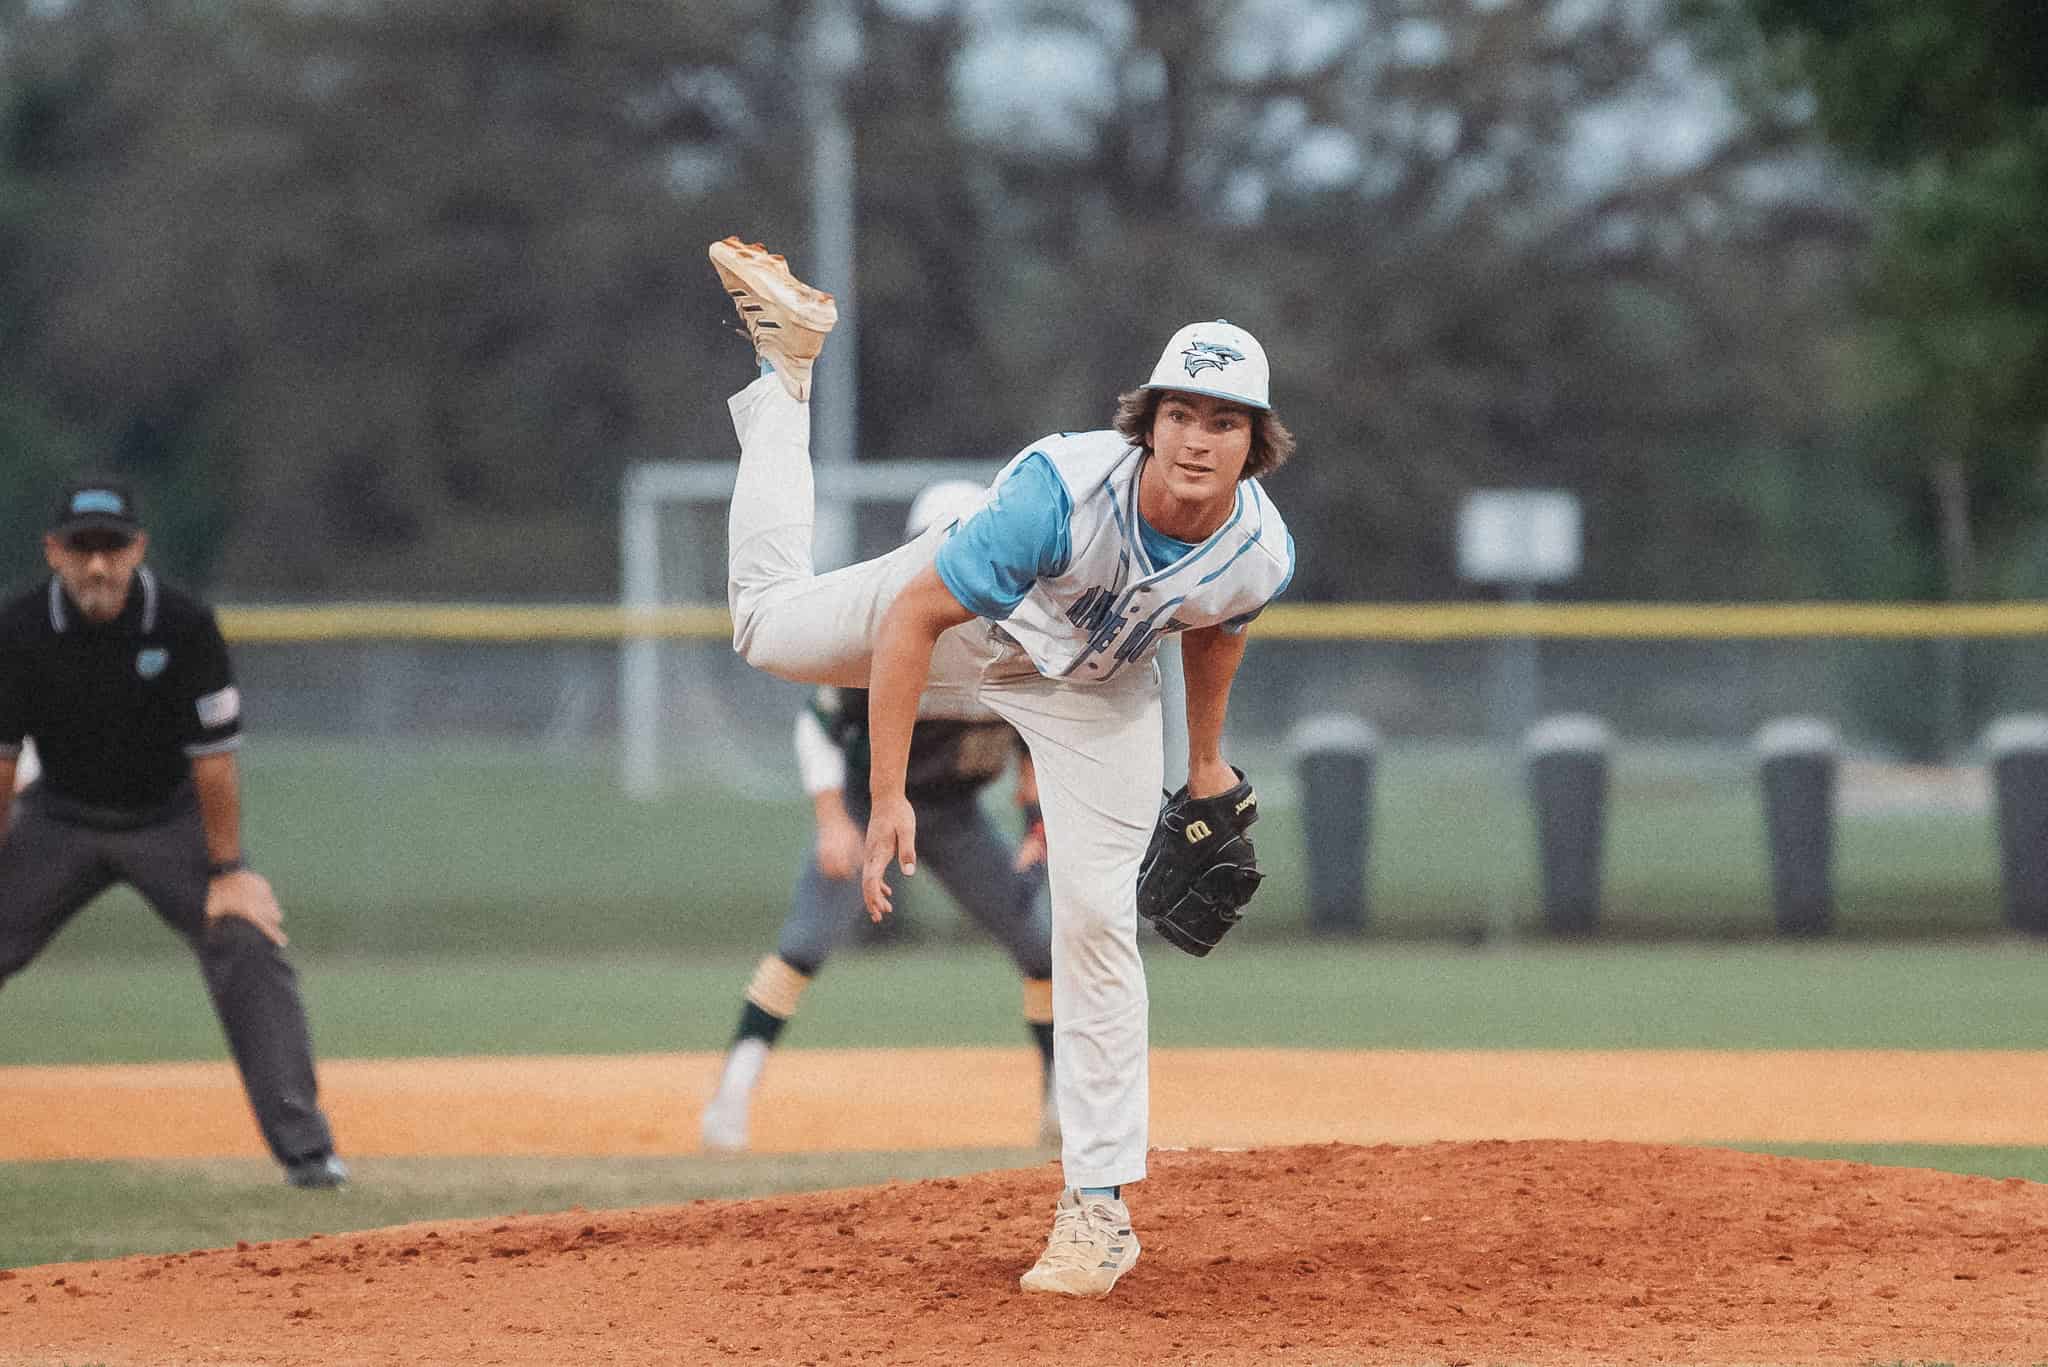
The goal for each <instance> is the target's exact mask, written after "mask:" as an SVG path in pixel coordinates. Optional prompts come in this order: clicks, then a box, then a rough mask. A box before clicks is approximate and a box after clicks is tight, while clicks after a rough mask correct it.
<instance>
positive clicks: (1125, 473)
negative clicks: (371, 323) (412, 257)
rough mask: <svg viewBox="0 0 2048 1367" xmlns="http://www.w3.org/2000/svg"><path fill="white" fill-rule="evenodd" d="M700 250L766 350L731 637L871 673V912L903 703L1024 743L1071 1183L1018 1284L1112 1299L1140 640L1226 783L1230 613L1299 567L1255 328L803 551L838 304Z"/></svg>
mask: <svg viewBox="0 0 2048 1367" xmlns="http://www.w3.org/2000/svg"><path fill="white" fill-rule="evenodd" d="M710 254H711V263H712V265H713V266H714V267H715V268H716V270H717V271H718V274H719V278H720V280H721V281H722V283H723V284H724V286H725V289H726V293H727V294H728V296H730V298H731V300H732V302H733V306H734V307H735V308H736V309H737V310H738V312H739V316H740V319H741V321H742V322H743V323H744V324H745V325H746V328H747V332H748V335H749V337H750V338H751V339H752V341H753V343H754V351H755V355H756V357H757V358H758V359H759V360H760V361H761V363H762V366H763V370H764V373H763V374H762V375H761V377H760V378H758V379H756V380H755V381H754V382H753V383H752V384H750V385H748V386H747V387H746V388H745V389H743V390H741V391H740V392H739V393H738V394H735V395H734V396H733V397H732V399H731V401H730V403H729V407H730V409H731V411H732V418H733V429H734V432H735V434H736V435H737V436H738V438H739V443H740V468H739V475H738V478H737V480H736V481H735V483H734V487H733V496H732V507H731V511H730V514H729V519H728V537H729V548H728V563H727V594H728V598H729V601H730V603H731V606H732V615H733V647H734V649H736V650H738V651H739V652H740V654H741V655H742V656H743V657H745V659H746V660H747V662H748V663H749V664H752V665H754V666H755V667H756V668H758V669H763V670H766V671H767V672H769V673H771V674H774V675H777V676H778V677H781V678H785V679H791V680H795V681H799V682H809V683H822V684H836V685H839V686H842V687H861V686H865V687H867V688H868V690H869V703H868V714H869V737H870V746H871V750H872V759H871V763H870V769H869V774H870V777H869V781H870V789H871V792H870V799H871V804H872V810H871V812H870V815H869V818H868V843H867V852H866V855H865V858H864V860H863V863H862V870H861V890H862V896H863V898H864V900H865V901H866V903H867V907H868V912H869V915H871V916H874V917H880V916H882V915H885V914H886V913H887V912H888V910H889V907H890V888H889V885H888V883H887V881H886V877H885V875H886V871H887V869H888V866H889V864H891V863H892V862H893V863H896V864H897V865H898V866H899V867H900V868H901V869H902V871H903V874H904V876H906V877H908V876H910V875H911V874H912V873H913V872H914V871H915V869H916V865H917V835H918V818H917V811H916V808H915V807H914V806H913V805H912V804H911V803H910V801H909V799H908V796H907V794H906V791H905V776H906V773H907V769H908V758H909V751H910V742H911V735H912V726H913V724H914V722H915V721H916V720H917V719H918V718H920V717H923V716H925V715H928V709H930V708H932V707H934V706H945V707H958V706H962V705H965V704H967V703H978V704H979V705H982V706H985V707H988V708H991V709H993V710H994V711H995V712H996V713H997V715H999V716H1001V717H1002V718H1003V719H1004V720H1006V721H1008V722H1010V723H1011V724H1012V725H1014V726H1015V727H1016V728H1017V730H1018V732H1019V733H1020V734H1022V735H1023V736H1024V738H1025V740H1026V742H1027V743H1028V744H1029V745H1030V747H1031V756H1032V759H1033V760H1034V761H1035V762H1036V764H1037V772H1038V784H1039V792H1040V795H1041V796H1040V800H1041V803H1042V805H1043V808H1044V812H1045V828H1046V840H1047V862H1048V876H1049V878H1050V881H1051V888H1052V916H1053V1014H1054V1017H1055V1019H1056V1020H1057V1022H1058V1024H1057V1029H1056V1030H1055V1032H1054V1042H1053V1047H1054V1056H1055V1060H1056V1065H1057V1066H1056V1070H1055V1071H1056V1077H1057V1083H1058V1094H1059V1106H1060V1131H1061V1165H1062V1169H1063V1173H1064V1177H1065V1182H1066V1186H1065V1189H1064V1190H1063V1191H1062V1192H1061V1193H1060V1197H1059V1200H1058V1202H1057V1204H1056V1205H1055V1207H1054V1211H1053V1227H1052V1234H1051V1236H1050V1238H1048V1239H1047V1241H1046V1246H1045V1251H1044V1253H1043V1254H1042V1255H1041V1256H1040V1257H1039V1259H1038V1262H1037V1263H1036V1265H1034V1266H1033V1267H1032V1268H1031V1269H1030V1270H1029V1271H1028V1272H1026V1273H1025V1274H1024V1275H1023V1277H1022V1278H1020V1279H1019V1285H1020V1286H1021V1287H1022V1288H1023V1289H1024V1290H1026V1291H1035V1292H1048V1293H1052V1294H1057V1295H1069V1296H1101V1295H1106V1294H1108V1292H1109V1291H1110V1289H1111V1288H1112V1287H1114V1286H1115V1285H1116V1282H1117V1279H1118V1278H1120V1277H1122V1276H1123V1275H1124V1274H1125V1273H1127V1272H1128V1271H1129V1270H1130V1269H1131V1268H1132V1267H1134V1266H1135V1265H1136V1264H1137V1261H1138V1239H1137V1235H1136V1233H1135V1232H1134V1230H1133V1228H1132V1225H1131V1217H1130V1211H1129V1208H1128V1207H1127V1206H1126V1205H1125V1203H1124V1199H1123V1184H1125V1183H1127V1182H1136V1181H1138V1180H1139V1179H1141V1178H1143V1177H1144V1175H1145V1160H1146V1150H1147V1143H1148V1140H1147V1135H1148V1124H1149V1106H1150V1070H1149V1044H1148V1026H1147V1015H1148V1004H1147V997H1146V990H1145V965H1144V961H1143V959H1142V958H1141V957H1140V955H1139V952H1138V925H1137V923H1138V911H1137V875H1138V869H1139V865H1140V864H1141V863H1142V862H1143V860H1144V857H1145V851H1146V848H1147V845H1148V843H1149V842H1150V840H1151V838H1152V834H1153V831H1154V829H1155V827H1157V826H1158V825H1159V820H1160V792H1161V786H1162V779H1163V778H1164V776H1165V737H1164V731H1163V728H1164V723H1163V720H1162V708H1161V701H1160V680H1159V670H1158V666H1157V663H1156V660H1155V655H1156V651H1157V648H1158V645H1159V642H1160V641H1161V640H1163V639H1164V638H1165V637H1167V636H1168V635H1178V636H1179V637H1180V641H1181V663H1182V673H1183V676H1184V682H1185V685H1186V697H1187V733H1188V774H1187V791H1188V794H1189V796H1190V797H1193V798H1208V797H1216V796H1218V795H1220V794H1222V793H1225V792H1227V791H1229V790H1230V789H1232V788H1234V787H1236V786H1237V785H1238V784H1240V783H1241V782H1243V777H1242V775H1241V774H1240V773H1239V772H1238V771H1237V770H1235V769H1234V768H1233V767H1232V766H1231V765H1229V764H1227V763H1226V762H1225V761H1224V759H1223V753H1222V745H1223V729H1224V719H1225V714H1226V712H1227V710H1228V706H1229V699H1230V687H1231V683H1232V681H1233V680H1234V679H1235V678H1236V676H1237V668H1238V665H1239V664H1240V662H1242V660H1243V658H1244V651H1245V645H1246V637H1245V635H1244V630H1245V627H1246V626H1247V625H1248V624H1249V623H1250V622H1251V621H1252V619H1253V618H1255V617H1257V616H1258V615H1259V613H1260V612H1262V611H1263V610H1264V609H1265V607H1266V605H1267V604H1268V603H1269V602H1271V601H1272V599H1273V598H1274V597H1276V596H1277V595H1278V594H1279V593H1280V592H1281V591H1282V590H1283V589H1285V587H1286V586H1287V583H1288V581H1289V580H1290V579H1291V578H1292V576H1293V573H1294V539H1293V537H1291V536H1290V535H1289V534H1288V532H1287V527H1286V524H1285V522H1284V520H1283V519H1282V518H1281V516H1280V514H1279V511H1278V510H1277V509H1276V508H1275V507H1274V506H1273V502H1272V500H1271V499H1270V498H1268V497H1267V496H1266V493H1265V491H1264V489H1263V488H1262V487H1261V486H1260V484H1259V480H1258V478H1257V477H1258V476H1261V475H1264V474H1266V473H1267V472H1269V471H1271V470H1273V469H1275V468H1276V467H1278V466H1279V465H1280V464H1281V463H1282V462H1283V461H1285V460H1286V459H1287V457H1288V455H1289V454H1290V453H1291V451H1292V449H1293V445H1294V438H1293V435H1292V434H1291V433H1290V432H1289V431H1288V430H1287V427H1286V425H1285V424H1284V423H1282V422H1281V421H1280V419H1279V418H1278V416H1277V415H1275V414H1274V413H1273V412H1272V409H1271V404H1270V402H1269V399H1268V396H1267V390H1268V385H1269V380H1270V371H1269V368H1268V365H1267V361H1266V354H1265V351H1264V349H1263V348H1262V347H1260V345H1259V342H1258V340H1257V339H1256V338H1255V337H1253V336H1252V335H1251V334H1250V333H1249V332H1246V331H1245V330H1244V329H1243V328H1240V327H1235V326H1233V325H1231V324H1230V323H1228V322H1225V321H1222V320H1220V319H1219V320H1217V321H1214V322H1205V323H1191V324H1189V325H1188V326H1186V327H1183V328H1182V329H1180V330H1179V331H1178V332H1177V333H1175V334H1174V336H1173V337H1172V338H1171V339H1170V340H1169V341H1168V342H1167V344H1166V346H1165V348H1164V350H1162V351H1161V353H1160V355H1159V359H1158V361H1157V363H1156V364H1155V365H1154V366H1153V368H1152V373H1151V377H1150V379H1149V380H1147V381H1146V382H1145V383H1144V384H1142V385H1139V386H1136V387H1134V388H1132V389H1130V390H1127V391H1125V392H1123V393H1122V394H1119V395H1118V396H1117V402H1116V415H1115V418H1114V419H1113V421H1112V425H1111V427H1109V428H1107V429H1104V430H1100V431H1093V432H1063V433H1057V434H1054V435H1051V436H1047V437H1045V438H1042V439H1041V440H1040V441H1038V442H1036V443H1034V444H1033V445H1032V446H1031V447H1029V448H1027V449H1026V450H1024V451H1022V452H1020V453H1019V454H1018V455H1017V457H1016V458H1015V459H1014V460H1012V461H1011V462H1010V463H1009V464H1008V465H1007V466H1005V467H1004V469H1003V471H1002V473H1001V474H999V475H998V476H997V478H996V483H995V485H994V486H993V488H992V490H991V492H990V496H989V497H988V499H987V500H986V501H985V502H984V503H983V504H982V506H981V508H980V509H979V510H978V511H977V512H975V514H974V515H973V516H972V517H969V518H965V519H963V520H962V521H960V522H959V523H957V524H954V525H948V526H934V527H933V528H931V529H930V530H928V531H926V532H925V533H924V535H922V536H920V537H918V538H917V539H916V540H914V541H912V542H911V543H910V544H908V545H906V546H903V547H900V548H898V549H897V550H895V551H893V552H891V553H890V554H888V555H885V556H881V557H879V558H878V559H875V560H869V561H866V562H864V563H862V564H858V565H850V566H847V567H846V568H844V569H839V570H834V571H832V572H831V573H829V574H818V573H816V572H815V568H814V563H813V560H812V552H811V537H812V523H813V518H814V516H815V495H814V492H813V476H812V472H811V459H810V435H811V413H810V403H809V400H810V390H811V370H812V366H813V364H814V363H815V361H816V359H817V357H818V355H819V354H820V353H821V352H822V351H823V349H824V344H825V339H826V336H827V334H829V333H830V332H831V330H832V328H833V326H834V325H835V324H836V323H837V321H838V309H837V306H836V305H835V304H834V302H833V300H832V297H831V296H830V295H828V294H825V293H824V292H822V291H820V290H817V289H813V288H812V287H811V286H809V285H806V284H804V283H803V282H802V281H800V280H798V279H797V278H796V277H795V276H793V275H792V274H790V272H789V267H788V263H786V262H785V261H783V259H782V258H781V257H779V256H775V255H773V254H772V253H770V252H768V251H767V250H766V249H765V248H762V247H761V246H760V245H759V244H755V245H752V246H749V245H748V244H746V243H743V242H741V241H739V240H738V239H736V238H727V239H726V240H725V241H723V242H718V243H714V244H713V245H712V247H711V253H710ZM1032 378H1033V377H1032V376H1031V374H1030V373H1029V372H1028V371H1021V372H1019V373H1017V374H1014V375H1007V376H991V377H990V379H989V383H991V384H1006V385H1028V384H1030V383H1031V382H1032ZM952 397H953V399H954V401H964V396H952Z"/></svg>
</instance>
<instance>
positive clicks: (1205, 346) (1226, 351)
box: [1180, 340, 1244, 380]
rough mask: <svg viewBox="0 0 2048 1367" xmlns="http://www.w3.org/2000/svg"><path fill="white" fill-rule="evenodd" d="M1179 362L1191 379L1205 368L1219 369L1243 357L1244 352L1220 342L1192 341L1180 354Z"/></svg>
mask: <svg viewBox="0 0 2048 1367" xmlns="http://www.w3.org/2000/svg"><path fill="white" fill-rule="evenodd" d="M1180 355H1181V364H1182V365H1184V366H1186V367H1187V372H1188V378H1189V379H1191V380H1192V379H1193V378H1195V376H1197V375H1199V374H1201V373H1202V372H1203V371H1205V370H1221V369H1223V367H1225V366H1227V365H1230V364H1232V363H1234V362H1237V361H1242V360H1243V359H1244V353H1243V352H1242V351H1239V350H1238V349H1237V348H1236V347H1227V346H1224V345H1223V344H1222V343H1221V342H1204V341H1199V340H1197V341H1193V342H1189V343H1188V348H1187V350H1186V351H1183V352H1182V353H1181V354H1180Z"/></svg>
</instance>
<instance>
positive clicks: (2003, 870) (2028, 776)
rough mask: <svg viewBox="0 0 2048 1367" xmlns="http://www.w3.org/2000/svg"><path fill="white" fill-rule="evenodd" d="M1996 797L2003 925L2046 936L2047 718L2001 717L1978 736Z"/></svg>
mask: <svg viewBox="0 0 2048 1367" xmlns="http://www.w3.org/2000/svg"><path fill="white" fill-rule="evenodd" d="M1984 749H1985V751H1986V752H1987V753H1988V754H1989V755H1990V757H1991V774H1992V781H1993V785H1994V786H1995V787H1996V789H1997V792H1998V862H1999V874H2000V879H2001V881H2002V882H2003V884H2004V886H2005V920H2006V924H2007V925H2009V926H2011V927H2012V928H2013V929H2014V930H2023V931H2026V932H2027V933H2028V934H2031V935H2048V716H2044V715H2041V714H2039V713H2020V714H2016V715H2014V716H2010V717H2001V718H1999V719H1998V720H1997V721H1995V722H1993V723H1992V724H1991V726H1990V727H1989V728H1988V729H1987V730H1986V731H1985V733H1984Z"/></svg>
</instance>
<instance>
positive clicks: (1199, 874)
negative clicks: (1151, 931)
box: [1138, 769, 1265, 956]
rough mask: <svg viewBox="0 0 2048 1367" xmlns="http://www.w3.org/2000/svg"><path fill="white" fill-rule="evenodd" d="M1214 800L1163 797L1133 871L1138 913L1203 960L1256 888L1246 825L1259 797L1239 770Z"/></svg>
mask: <svg viewBox="0 0 2048 1367" xmlns="http://www.w3.org/2000/svg"><path fill="white" fill-rule="evenodd" d="M1232 772H1234V773H1235V774H1236V775H1237V778H1238V783H1237V786H1236V787H1234V788H1232V789H1230V791H1228V792H1225V793H1219V794H1217V795H1216V796H1215V797H1189V796H1188V790H1187V788H1186V787H1185V786H1183V787H1182V788H1181V790H1180V791H1179V792H1177V793H1172V794H1169V795H1168V796H1167V798H1166V805H1165V806H1164V807H1162V808H1161V809H1160V811H1159V824H1158V825H1157V826H1154V827H1153V828H1152V843H1151V844H1150V845H1149V846H1147V847H1146V850H1145V862H1144V863H1142V864H1140V865H1139V866H1138V914H1139V915H1140V916H1143V917H1144V918H1145V919H1146V920H1148V921H1150V922H1151V923H1152V924H1153V926H1154V927H1155V928H1157V929H1158V931H1159V933H1160V934H1161V935H1163V936H1165V937H1166V939H1167V940H1168V941H1169V942H1170V943H1172V944H1173V945H1174V946H1175V947H1176V948H1178V949H1184V950H1186V951H1187V952H1188V953H1190V954H1193V955H1197V956H1200V955H1204V954H1207V953H1208V952H1209V951H1210V950H1212V949H1214V948H1216V942H1217V941H1218V940H1221V939H1222V938H1223V933H1224V932H1225V931H1227V930H1229V929H1230V928H1231V927H1232V926H1234V925H1236V924H1237V923H1238V920H1239V919H1240V917H1241V916H1242V915H1243V910H1242V909H1243V907H1244V904H1245V903H1247V902H1249V901H1251V900H1252V894H1253V893H1254V892H1256V891H1258V887H1259V880H1260V879H1261V878H1263V877H1265V875H1264V874H1262V873H1260V872H1259V860H1258V855H1257V854H1256V853H1255V852H1254V851H1253V849H1252V840H1251V837H1250V836H1248V835H1246V834H1245V831H1246V829H1247V828H1249V827H1250V826H1251V824H1252V823H1253V822H1254V821H1257V820H1258V819H1259V795H1258V794H1257V793H1256V792H1253V791H1252V785H1251V780H1249V779H1247V778H1246V777H1245V776H1244V770H1242V769H1234V770H1233V771H1232Z"/></svg>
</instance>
